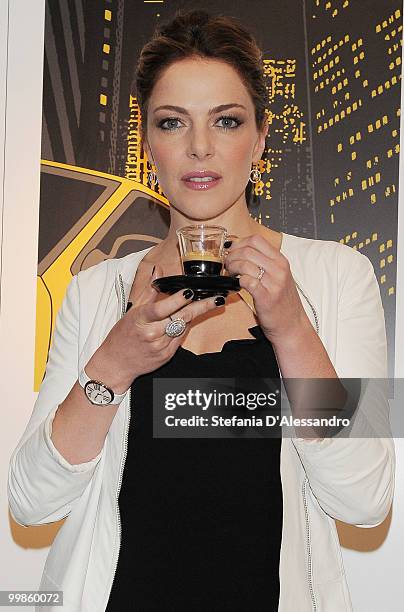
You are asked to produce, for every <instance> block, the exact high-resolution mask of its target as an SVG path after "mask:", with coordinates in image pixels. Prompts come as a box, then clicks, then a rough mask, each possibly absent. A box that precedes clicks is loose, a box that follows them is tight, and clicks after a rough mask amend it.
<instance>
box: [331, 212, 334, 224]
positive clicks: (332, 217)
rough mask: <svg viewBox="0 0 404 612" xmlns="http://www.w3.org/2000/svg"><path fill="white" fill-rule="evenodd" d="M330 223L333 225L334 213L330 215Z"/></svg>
mask: <svg viewBox="0 0 404 612" xmlns="http://www.w3.org/2000/svg"><path fill="white" fill-rule="evenodd" d="M331 223H334V213H331Z"/></svg>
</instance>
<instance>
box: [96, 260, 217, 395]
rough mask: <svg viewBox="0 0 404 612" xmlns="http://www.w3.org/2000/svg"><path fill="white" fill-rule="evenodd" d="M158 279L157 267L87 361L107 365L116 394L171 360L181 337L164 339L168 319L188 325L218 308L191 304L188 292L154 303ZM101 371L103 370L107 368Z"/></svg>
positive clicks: (203, 302)
mask: <svg viewBox="0 0 404 612" xmlns="http://www.w3.org/2000/svg"><path fill="white" fill-rule="evenodd" d="M161 275H162V270H161V268H160V266H159V265H158V264H157V265H156V266H155V269H154V272H153V274H152V276H151V277H150V281H149V283H148V284H147V285H146V286H145V288H144V289H143V291H142V292H141V294H140V295H139V297H138V298H137V299H135V298H133V297H132V293H131V296H130V297H129V300H130V301H132V302H133V305H132V307H131V308H130V310H128V311H127V313H126V314H125V316H124V317H122V318H121V319H120V320H119V321H118V322H117V323H116V324H115V325H114V326H113V328H112V329H111V331H110V332H109V334H108V335H107V337H106V338H105V340H104V342H103V343H102V344H101V346H100V347H99V348H98V350H97V351H96V353H94V355H93V357H92V358H91V360H90V361H93V364H94V363H95V364H96V367H97V369H100V364H101V363H102V364H108V366H107V367H108V371H109V372H110V374H111V376H110V379H111V383H112V381H115V386H113V387H112V388H113V389H114V391H115V393H124V392H125V391H127V389H129V387H130V386H131V384H132V382H133V380H134V379H135V378H137V377H138V376H140V375H142V374H146V373H147V372H152V371H154V370H156V369H157V368H159V367H160V366H162V365H164V364H165V363H166V362H167V361H169V360H170V359H171V358H172V356H173V355H174V353H175V352H176V350H177V349H178V347H179V346H180V344H181V342H182V338H183V335H181V336H177V337H170V336H167V334H166V333H165V328H166V325H167V324H168V323H169V322H170V318H169V315H172V316H173V318H177V317H182V318H183V319H184V321H185V323H187V324H189V323H190V322H191V321H192V320H193V319H195V318H196V317H198V316H200V315H201V314H204V313H207V312H208V311H209V310H213V309H215V308H217V305H216V304H215V297H209V298H204V299H202V300H196V301H195V302H192V301H191V299H192V295H193V294H192V292H191V293H190V290H189V289H188V290H180V291H177V292H176V293H174V294H173V295H169V296H167V297H164V298H162V299H160V300H157V296H158V295H159V292H158V291H157V290H156V289H154V287H152V286H151V283H152V281H153V280H154V279H155V278H159V276H161ZM132 291H133V288H132ZM187 292H188V293H187ZM184 294H185V295H184ZM186 296H187V297H186ZM174 315H175V316H174ZM102 369H103V370H105V369H106V366H105V365H104V367H103V368H102ZM111 386H112V384H111Z"/></svg>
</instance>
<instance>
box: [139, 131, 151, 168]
mask: <svg viewBox="0 0 404 612" xmlns="http://www.w3.org/2000/svg"><path fill="white" fill-rule="evenodd" d="M139 135H140V138H141V141H142V146H143V151H144V152H145V153H146V155H147V159H148V160H149V161H150V163H152V158H151V154H150V147H149V143H148V142H147V135H146V134H145V133H144V132H143V130H142V128H141V127H140V128H139Z"/></svg>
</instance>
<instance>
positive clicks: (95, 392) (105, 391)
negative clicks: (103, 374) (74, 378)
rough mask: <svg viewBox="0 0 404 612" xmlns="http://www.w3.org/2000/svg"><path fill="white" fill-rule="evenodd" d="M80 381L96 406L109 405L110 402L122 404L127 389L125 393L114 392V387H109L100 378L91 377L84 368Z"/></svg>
mask: <svg viewBox="0 0 404 612" xmlns="http://www.w3.org/2000/svg"><path fill="white" fill-rule="evenodd" d="M79 383H80V385H81V386H82V387H83V389H84V393H85V394H86V396H87V398H88V399H89V400H90V402H91V403H92V404H95V405H96V406H107V405H109V404H120V403H121V401H122V400H123V398H124V397H125V395H126V394H127V391H125V393H121V394H118V393H114V392H113V391H112V389H110V388H109V387H107V385H105V384H104V383H103V382H101V381H99V380H92V379H91V378H89V377H88V376H87V374H86V372H85V370H84V368H82V370H81V372H80V374H79Z"/></svg>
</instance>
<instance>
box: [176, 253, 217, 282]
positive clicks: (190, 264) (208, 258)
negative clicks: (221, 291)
mask: <svg viewBox="0 0 404 612" xmlns="http://www.w3.org/2000/svg"><path fill="white" fill-rule="evenodd" d="M183 265H184V272H185V274H200V275H204V276H219V275H220V273H221V271H222V268H223V262H222V258H221V257H219V256H217V255H213V254H212V253H207V252H206V251H192V252H190V253H187V254H186V255H185V257H184V259H183Z"/></svg>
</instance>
